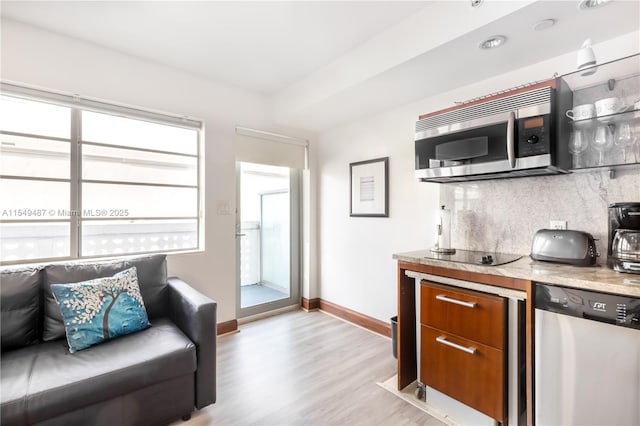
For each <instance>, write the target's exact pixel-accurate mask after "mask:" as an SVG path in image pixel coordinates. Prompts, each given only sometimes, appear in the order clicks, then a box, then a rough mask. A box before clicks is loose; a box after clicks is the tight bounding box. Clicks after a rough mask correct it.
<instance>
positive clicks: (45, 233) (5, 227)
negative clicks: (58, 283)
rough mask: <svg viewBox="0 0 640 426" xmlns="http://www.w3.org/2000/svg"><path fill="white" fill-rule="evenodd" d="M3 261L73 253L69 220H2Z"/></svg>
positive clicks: (64, 255)
mask: <svg viewBox="0 0 640 426" xmlns="http://www.w3.org/2000/svg"><path fill="white" fill-rule="evenodd" d="M0 235H2V238H0V260H1V261H3V262H13V261H18V260H28V259H55V258H60V257H68V256H70V253H71V252H70V247H69V242H70V225H69V223H68V222H37V223H24V222H22V223H0Z"/></svg>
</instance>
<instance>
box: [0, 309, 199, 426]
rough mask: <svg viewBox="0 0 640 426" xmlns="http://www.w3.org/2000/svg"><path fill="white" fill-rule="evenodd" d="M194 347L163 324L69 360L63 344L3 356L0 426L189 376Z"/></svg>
mask: <svg viewBox="0 0 640 426" xmlns="http://www.w3.org/2000/svg"><path fill="white" fill-rule="evenodd" d="M195 369H196V351H195V346H194V344H193V343H192V342H191V341H190V340H189V339H188V338H187V337H186V336H185V335H184V334H183V333H182V332H181V331H180V330H179V329H178V328H177V327H176V326H175V325H174V324H173V323H172V322H171V321H169V320H167V319H158V320H156V321H154V326H153V327H151V328H148V329H146V330H144V331H141V332H139V333H135V334H130V335H128V336H124V337H121V338H119V339H115V340H110V341H108V342H105V343H104V344H101V345H98V346H93V347H91V348H89V349H86V350H84V351H81V352H78V353H75V354H70V353H69V351H68V350H67V347H66V345H65V342H64V341H63V340H57V341H54V342H49V343H42V344H39V345H33V346H29V347H27V348H24V349H21V350H19V351H11V352H8V353H7V354H3V356H2V359H1V360H0V374H1V375H2V382H1V383H0V386H1V389H0V390H1V392H0V395H1V398H2V400H1V401H2V409H1V410H0V412H1V413H2V418H1V419H0V421H1V423H2V424H13V423H16V424H20V423H22V421H23V420H24V419H23V417H22V416H21V414H20V411H19V410H18V408H19V407H20V405H22V408H25V407H26V412H27V414H26V415H27V420H28V422H29V423H37V422H39V421H43V420H45V419H48V418H51V417H55V416H58V415H60V414H62V413H65V412H69V411H72V410H77V409H79V408H82V407H85V406H87V405H90V404H94V403H96V402H99V401H104V400H107V399H110V398H114V397H116V396H119V395H123V394H126V393H129V392H132V391H135V390H137V389H141V388H144V387H147V386H150V385H152V384H155V383H159V382H162V381H164V380H169V379H172V378H176V377H180V376H183V375H187V374H192V373H193V372H194V371H195Z"/></svg>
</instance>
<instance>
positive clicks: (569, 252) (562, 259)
mask: <svg viewBox="0 0 640 426" xmlns="http://www.w3.org/2000/svg"><path fill="white" fill-rule="evenodd" d="M598 256H599V253H598V252H597V250H596V242H595V239H594V238H593V236H592V235H591V234H589V233H587V232H582V231H574V230H568V229H540V230H539V231H537V232H536V233H535V235H534V236H533V241H532V243H531V258H532V259H534V260H544V261H547V262H556V263H568V264H570V265H575V266H592V265H595V264H596V258H597V257H598Z"/></svg>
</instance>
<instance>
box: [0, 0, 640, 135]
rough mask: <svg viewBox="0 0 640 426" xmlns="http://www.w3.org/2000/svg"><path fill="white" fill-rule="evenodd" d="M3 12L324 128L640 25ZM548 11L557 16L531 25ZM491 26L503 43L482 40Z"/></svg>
mask: <svg viewBox="0 0 640 426" xmlns="http://www.w3.org/2000/svg"><path fill="white" fill-rule="evenodd" d="M1 13H2V17H3V18H8V19H12V20H15V21H19V22H22V23H26V24H29V25H33V26H36V27H40V28H43V29H46V30H50V31H53V32H56V33H60V34H64V35H67V36H70V37H74V38H77V39H82V40H85V41H88V42H90V43H94V44H97V45H100V46H104V47H107V48H111V49H114V50H117V51H120V52H123V53H126V54H129V55H133V56H137V57H141V58H145V59H147V60H150V61H153V62H156V63H160V64H163V65H166V66H170V67H173V68H177V69H180V70H183V71H186V72H188V73H191V74H194V75H198V76H201V77H204V78H207V79H210V80H213V81H216V82H220V83H224V84H228V85H233V86H237V87H240V88H243V89H246V90H249V91H252V92H256V93H259V94H262V95H263V96H265V97H266V98H267V99H268V100H270V101H271V102H273V105H274V115H275V118H276V120H277V121H278V122H279V123H280V124H285V125H289V126H295V127H302V128H308V129H311V130H322V129H326V128H329V127H331V126H336V125H339V124H340V123H343V122H346V121H349V120H352V119H355V118H358V117H361V116H364V115H368V114H372V113H375V112H378V111H381V110H384V109H387V108H390V107H393V106H395V105H400V104H403V103H407V102H411V101H414V100H418V99H422V98H425V97H428V96H433V95H435V94H437V93H442V92H444V91H446V90H449V89H451V88H455V87H459V86H462V85H466V84H470V83H473V82H474V81H478V80H482V79H486V78H489V77H490V76H493V75H495V74H496V72H507V71H510V70H514V69H518V68H520V67H523V66H526V65H527V64H532V63H536V62H539V61H541V60H544V59H547V58H551V57H554V56H558V55H561V54H563V53H568V52H571V51H575V50H577V48H578V47H579V46H580V44H581V43H582V41H583V40H584V39H585V38H587V37H591V38H592V39H593V41H594V43H599V42H602V41H605V40H608V39H611V38H613V37H617V36H620V35H623V34H627V33H630V32H633V31H638V30H640V1H638V0H631V1H629V0H627V1H623V0H618V1H613V2H611V3H609V4H607V5H605V6H603V7H601V8H598V9H595V10H588V11H581V10H579V9H578V0H556V1H531V0H528V1H525V0H523V1H516V0H511V1H508V2H507V1H498V0H483V2H482V3H481V5H480V7H477V8H473V7H471V5H470V1H468V0H459V1H408V2H403V1H371V2H370V1H353V2H348V1H322V2H314V1H296V2H292V1H290V2H285V1H283V2H275V1H258V2H249V1H228V2H224V1H195V2H182V1H140V2H138V1H126V2H120V1H68V2H61V1H44V2H38V1H2V10H1ZM544 18H553V19H555V20H556V25H554V26H553V27H551V28H549V29H547V30H544V31H534V30H533V29H532V26H533V25H534V24H535V23H536V22H537V21H539V20H540V19H544ZM493 34H504V35H505V36H507V43H506V44H505V45H504V46H502V47H500V48H498V49H495V50H492V51H483V50H480V49H478V48H477V45H478V43H479V42H480V41H481V40H482V39H483V38H485V37H488V36H490V35H493Z"/></svg>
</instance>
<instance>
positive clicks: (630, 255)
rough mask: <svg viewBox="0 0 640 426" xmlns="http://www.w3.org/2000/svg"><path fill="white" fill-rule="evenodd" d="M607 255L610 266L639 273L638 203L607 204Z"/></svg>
mask: <svg viewBox="0 0 640 426" xmlns="http://www.w3.org/2000/svg"><path fill="white" fill-rule="evenodd" d="M607 255H608V258H607V264H608V265H609V267H610V268H612V269H614V270H616V271H620V272H630V273H633V274H640V203H616V204H611V205H610V206H609V244H608V248H607Z"/></svg>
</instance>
